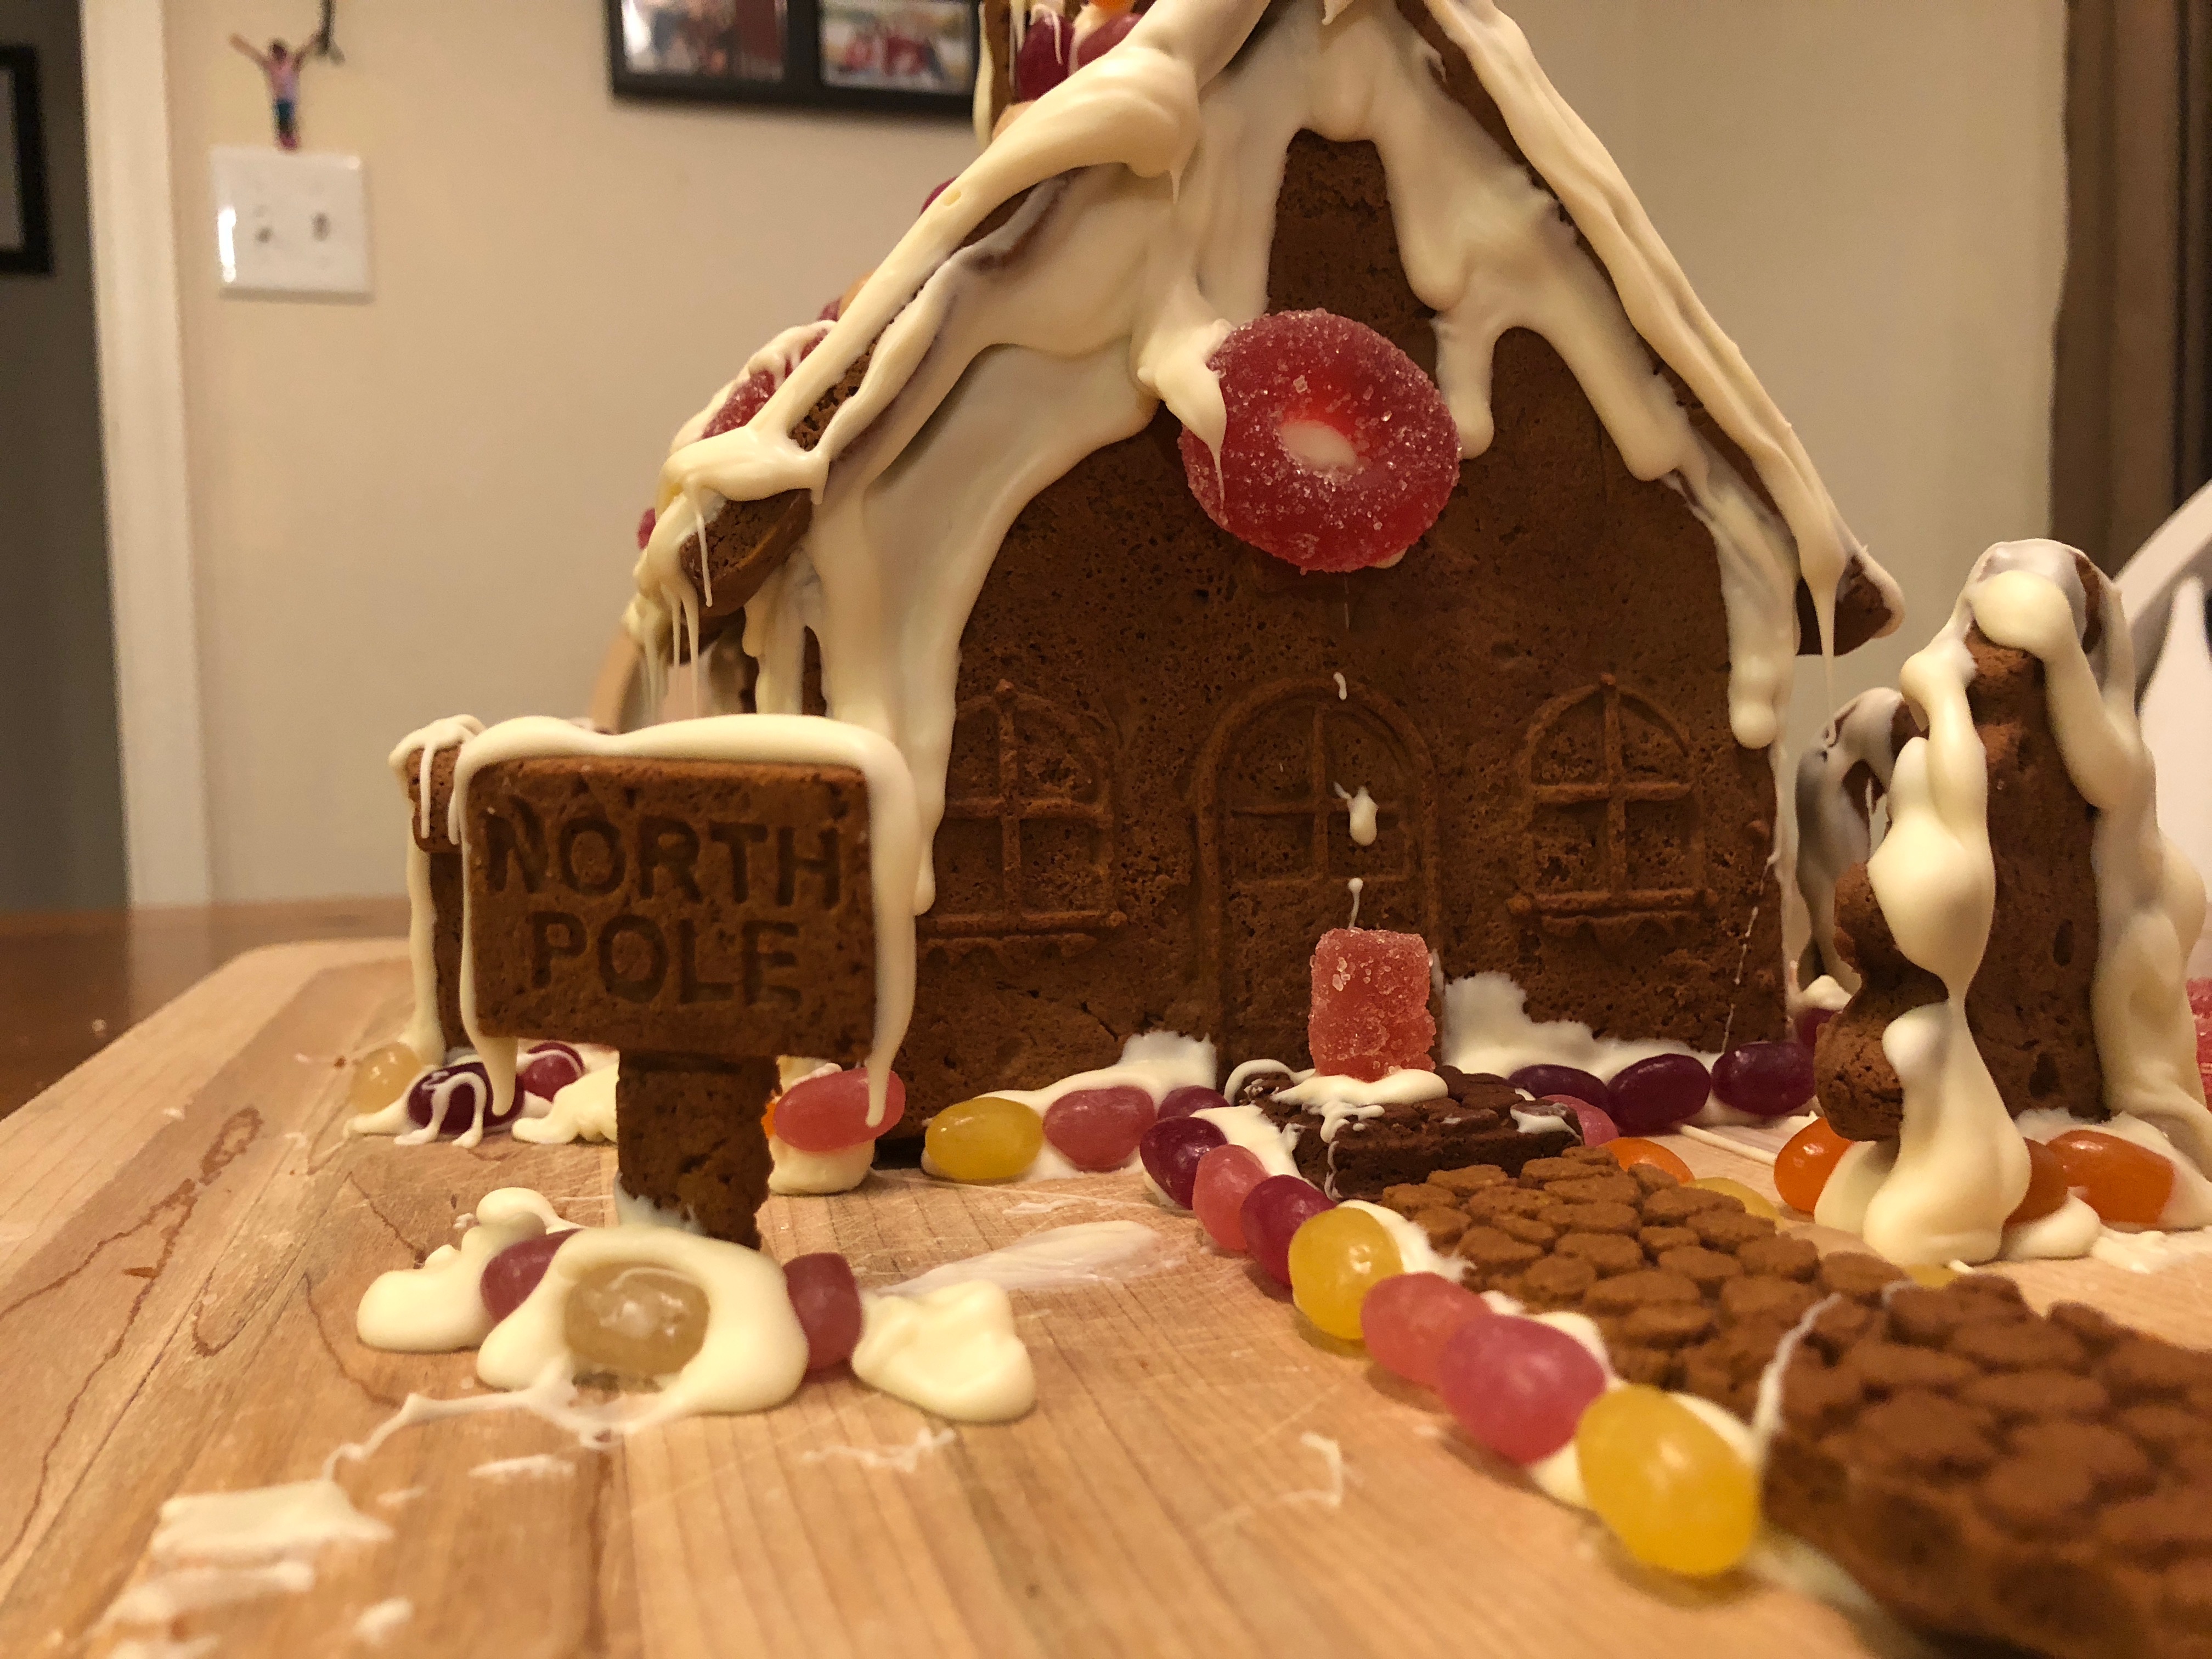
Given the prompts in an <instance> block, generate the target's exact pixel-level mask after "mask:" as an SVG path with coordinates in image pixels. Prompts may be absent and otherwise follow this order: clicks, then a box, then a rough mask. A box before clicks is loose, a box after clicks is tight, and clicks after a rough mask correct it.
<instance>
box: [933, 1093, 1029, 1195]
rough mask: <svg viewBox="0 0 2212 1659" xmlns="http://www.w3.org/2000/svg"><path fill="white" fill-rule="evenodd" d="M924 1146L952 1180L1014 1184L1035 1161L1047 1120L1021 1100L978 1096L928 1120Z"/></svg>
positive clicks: (948, 1108)
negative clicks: (1013, 1181) (1016, 1177)
mask: <svg viewBox="0 0 2212 1659" xmlns="http://www.w3.org/2000/svg"><path fill="white" fill-rule="evenodd" d="M922 1146H923V1147H924V1148H925V1149H926V1150H927V1152H928V1153H929V1161H930V1162H931V1163H932V1164H934V1165H936V1166H937V1171H938V1173H939V1175H942V1176H945V1177H947V1178H948V1179H950V1180H952V1181H1011V1180H1012V1179H1013V1178H1014V1177H1015V1176H1018V1175H1019V1174H1021V1172H1022V1171H1023V1170H1026V1169H1028V1168H1029V1167H1030V1164H1034V1163H1036V1155H1037V1152H1039V1150H1040V1149H1042V1146H1044V1120H1043V1119H1042V1118H1041V1117H1039V1116H1038V1115H1036V1113H1035V1112H1033V1111H1031V1110H1030V1109H1029V1108H1028V1107H1026V1106H1024V1105H1023V1104H1022V1103H1021V1102H1019V1101H1018V1100H1007V1099H1005V1098H1004V1097H1000V1096H998V1095H978V1096H977V1097H975V1099H973V1100H963V1101H962V1102H961V1103H959V1104H958V1105H957V1106H947V1107H946V1108H945V1109H944V1110H943V1111H941V1112H939V1114H938V1115H936V1116H935V1117H933V1118H932V1119H930V1120H929V1127H928V1128H927V1130H926V1131H924V1133H923V1135H922Z"/></svg>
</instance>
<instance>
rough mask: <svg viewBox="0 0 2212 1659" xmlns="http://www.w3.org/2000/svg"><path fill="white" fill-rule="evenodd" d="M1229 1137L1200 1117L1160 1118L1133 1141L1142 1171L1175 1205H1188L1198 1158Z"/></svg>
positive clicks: (1223, 1144)
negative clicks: (1135, 1142)
mask: <svg viewBox="0 0 2212 1659" xmlns="http://www.w3.org/2000/svg"><path fill="white" fill-rule="evenodd" d="M1228 1140H1229V1137H1228V1136H1227V1135H1225V1134H1224V1133H1221V1131H1220V1129H1219V1128H1218V1127H1216V1126H1215V1125H1214V1124H1212V1123H1211V1122H1209V1121H1207V1120H1206V1119H1205V1118H1202V1117H1170V1118H1164V1119H1162V1120H1161V1121H1159V1122H1158V1123H1155V1124H1154V1125H1152V1127H1151V1128H1149V1129H1147V1130H1146V1131H1145V1133H1144V1137H1143V1139H1140V1140H1139V1141H1138V1142H1137V1155H1138V1156H1139V1157H1140V1158H1143V1159H1144V1160H1145V1173H1146V1175H1148V1176H1152V1181H1153V1183H1154V1184H1155V1185H1156V1186H1158V1188H1159V1189H1160V1190H1161V1191H1162V1192H1164V1193H1165V1194H1167V1195H1168V1196H1169V1197H1170V1199H1172V1200H1174V1201H1175V1202H1176V1204H1177V1205H1179V1206H1182V1208H1184V1209H1186V1210H1188V1208H1190V1194H1191V1189H1192V1188H1194V1186H1196V1185H1197V1183H1198V1165H1199V1160H1200V1159H1201V1158H1204V1157H1205V1156H1206V1154H1207V1153H1208V1152H1212V1150H1213V1149H1214V1148H1215V1147H1216V1146H1225V1145H1227V1144H1228Z"/></svg>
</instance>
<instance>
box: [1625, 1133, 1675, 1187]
mask: <svg viewBox="0 0 2212 1659" xmlns="http://www.w3.org/2000/svg"><path fill="white" fill-rule="evenodd" d="M1605 1149H1606V1151H1607V1152H1611V1153H1612V1154H1613V1161H1614V1162H1615V1163H1617V1164H1620V1167H1621V1168H1622V1169H1624V1170H1629V1169H1633V1168H1635V1166H1636V1165H1638V1164H1656V1166H1657V1167H1658V1168H1660V1169H1662V1170H1665V1171H1666V1172H1667V1173H1668V1175H1670V1176H1674V1179H1675V1180H1677V1181H1680V1182H1684V1183H1685V1184H1686V1183H1687V1182H1688V1181H1689V1180H1690V1166H1689V1165H1688V1164H1685V1163H1683V1162H1682V1160H1681V1159H1680V1158H1677V1157H1676V1156H1675V1155H1674V1153H1672V1152H1668V1150H1667V1149H1666V1148H1665V1147H1664V1146H1661V1145H1660V1144H1659V1143H1658V1142H1657V1141H1656V1140H1646V1139H1644V1138H1643V1137H1642V1136H1640V1135H1624V1136H1622V1137H1621V1138H1620V1139H1618V1140H1608V1141H1607V1142H1606V1143H1605Z"/></svg>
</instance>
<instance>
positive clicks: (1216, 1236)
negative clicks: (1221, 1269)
mask: <svg viewBox="0 0 2212 1659" xmlns="http://www.w3.org/2000/svg"><path fill="white" fill-rule="evenodd" d="M1266 1179H1267V1165H1266V1164H1262V1163H1261V1162H1260V1158H1259V1155H1258V1154H1257V1153H1256V1152H1253V1151H1252V1150H1251V1148H1249V1147H1248V1146H1216V1147H1215V1148H1214V1149H1213V1150H1212V1152H1208V1153H1207V1154H1206V1156H1205V1157H1204V1158H1200V1159H1199V1161H1198V1178H1197V1180H1196V1181H1195V1182H1193V1183H1192V1186H1191V1194H1190V1206H1191V1208H1192V1209H1194V1210H1195V1211H1197V1212H1198V1223H1199V1225H1200V1226H1201V1227H1203V1228H1205V1229H1206V1237H1208V1238H1211V1239H1212V1241H1213V1242H1214V1243H1216V1244H1218V1245H1219V1246H1220V1247H1221V1248H1222V1249H1225V1250H1227V1251H1229V1252H1231V1254H1232V1255H1243V1253H1244V1221H1243V1210H1244V1200H1245V1199H1246V1197H1248V1196H1249V1194H1250V1193H1251V1191H1252V1189H1253V1188H1255V1187H1256V1186H1258V1185H1259V1184H1260V1183H1261V1182H1263V1181H1265V1180H1266Z"/></svg>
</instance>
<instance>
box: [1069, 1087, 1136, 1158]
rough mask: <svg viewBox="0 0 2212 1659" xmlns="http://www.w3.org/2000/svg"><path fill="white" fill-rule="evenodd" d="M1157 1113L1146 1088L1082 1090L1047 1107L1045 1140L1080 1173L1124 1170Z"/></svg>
mask: <svg viewBox="0 0 2212 1659" xmlns="http://www.w3.org/2000/svg"><path fill="white" fill-rule="evenodd" d="M1153 1115H1154V1114H1153V1108H1152V1097H1151V1096H1150V1095H1148V1094H1146V1092H1145V1091H1143V1090H1142V1089H1138V1088H1133V1087H1131V1086H1129V1085H1126V1084H1124V1085H1120V1086H1117V1087H1115V1088H1111V1089H1077V1090H1075V1091H1073V1092H1071V1093H1068V1094H1065V1095H1062V1096H1061V1097H1060V1098H1059V1099H1058V1100H1055V1101H1054V1102H1053V1103H1052V1104H1051V1105H1049V1106H1048V1107H1047V1108H1046V1109H1045V1114H1044V1138H1045V1139H1047V1140H1048V1141H1050V1142H1051V1143H1052V1146H1053V1149H1054V1151H1055V1152H1058V1153H1059V1154H1060V1156H1061V1157H1062V1158H1066V1160H1067V1161H1068V1162H1069V1163H1070V1164H1073V1165H1074V1166H1075V1167H1076V1168H1077V1169H1079V1170H1118V1169H1120V1168H1121V1165H1122V1164H1126V1163H1127V1162H1128V1158H1129V1154H1130V1153H1132V1152H1135V1151H1136V1150H1137V1142H1138V1141H1139V1140H1140V1139H1143V1138H1144V1133H1145V1131H1146V1130H1147V1129H1149V1128H1151V1127H1152V1118H1153Z"/></svg>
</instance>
